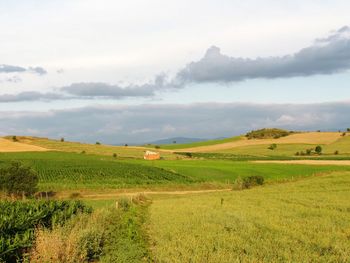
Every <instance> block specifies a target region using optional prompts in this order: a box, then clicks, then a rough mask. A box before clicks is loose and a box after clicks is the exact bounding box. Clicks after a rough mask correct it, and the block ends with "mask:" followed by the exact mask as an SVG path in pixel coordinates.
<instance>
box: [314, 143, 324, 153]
mask: <svg viewBox="0 0 350 263" xmlns="http://www.w3.org/2000/svg"><path fill="white" fill-rule="evenodd" d="M315 152H316V153H317V154H321V153H322V147H321V146H320V145H317V146H316V148H315Z"/></svg>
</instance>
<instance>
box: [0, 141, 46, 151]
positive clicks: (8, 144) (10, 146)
mask: <svg viewBox="0 0 350 263" xmlns="http://www.w3.org/2000/svg"><path fill="white" fill-rule="evenodd" d="M44 151H49V150H48V149H45V148H43V147H39V146H35V145H29V144H24V143H20V142H13V141H10V140H7V139H4V138H0V152H44Z"/></svg>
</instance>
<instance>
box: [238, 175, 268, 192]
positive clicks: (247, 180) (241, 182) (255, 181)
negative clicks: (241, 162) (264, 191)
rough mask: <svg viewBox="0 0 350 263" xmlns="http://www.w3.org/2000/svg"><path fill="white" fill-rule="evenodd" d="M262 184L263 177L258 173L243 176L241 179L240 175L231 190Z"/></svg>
mask: <svg viewBox="0 0 350 263" xmlns="http://www.w3.org/2000/svg"><path fill="white" fill-rule="evenodd" d="M263 184H264V177H262V176H260V175H254V176H248V177H244V178H243V179H242V178H241V177H238V178H237V179H236V181H235V182H234V184H233V190H243V189H248V188H251V187H253V186H257V185H263Z"/></svg>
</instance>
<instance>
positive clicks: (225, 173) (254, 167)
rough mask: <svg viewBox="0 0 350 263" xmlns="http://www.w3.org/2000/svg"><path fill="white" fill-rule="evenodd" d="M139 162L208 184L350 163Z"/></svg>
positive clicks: (300, 173) (316, 170) (281, 176)
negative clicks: (322, 164) (321, 164)
mask: <svg viewBox="0 0 350 263" xmlns="http://www.w3.org/2000/svg"><path fill="white" fill-rule="evenodd" d="M137 162H138V163H142V164H146V165H150V166H154V167H160V168H164V169H167V170H171V171H174V172H177V173H179V174H182V175H185V176H190V177H192V178H193V180H195V181H200V182H207V183H232V182H234V180H235V179H236V178H237V177H239V176H240V177H245V176H251V175H261V176H263V177H264V178H265V179H266V180H268V181H279V180H290V179H293V178H297V177H304V176H310V175H315V174H321V173H329V172H331V171H350V166H331V165H329V166H328V165H327V166H315V165H299V164H297V165H296V164H288V165H286V164H268V163H265V164H264V163H248V162H239V161H224V160H178V161H158V162H154V163H150V162H147V161H137Z"/></svg>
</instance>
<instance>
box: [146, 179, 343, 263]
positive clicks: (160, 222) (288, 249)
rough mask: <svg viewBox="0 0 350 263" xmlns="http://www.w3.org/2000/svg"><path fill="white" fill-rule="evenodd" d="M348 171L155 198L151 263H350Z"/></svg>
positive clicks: (151, 221)
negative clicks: (202, 192) (185, 195)
mask: <svg viewBox="0 0 350 263" xmlns="http://www.w3.org/2000/svg"><path fill="white" fill-rule="evenodd" d="M349 200H350V173H334V174H332V175H328V176H319V177H310V178H307V179H303V180H300V181H297V182H291V183H286V184H277V185H268V186H263V187H257V188H252V189H249V190H246V191H233V192H229V193H212V194H203V195H193V196H189V197H188V196H187V197H172V198H169V197H168V198H165V197H163V199H158V200H154V201H153V204H152V206H151V207H150V235H151V237H152V240H151V242H152V244H154V246H153V249H152V251H153V256H154V258H155V260H156V261H157V262H348V261H349V258H350V250H349V247H350V220H349V212H350V207H349Z"/></svg>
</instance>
